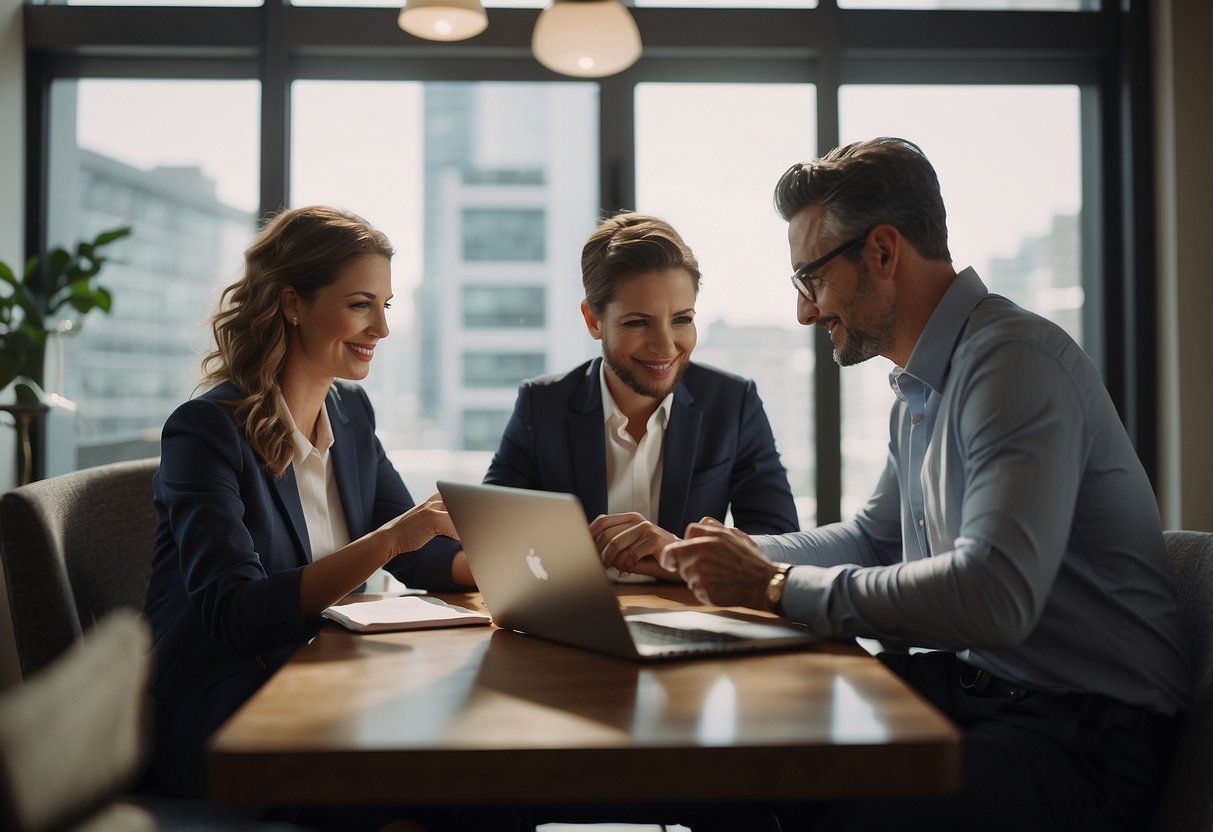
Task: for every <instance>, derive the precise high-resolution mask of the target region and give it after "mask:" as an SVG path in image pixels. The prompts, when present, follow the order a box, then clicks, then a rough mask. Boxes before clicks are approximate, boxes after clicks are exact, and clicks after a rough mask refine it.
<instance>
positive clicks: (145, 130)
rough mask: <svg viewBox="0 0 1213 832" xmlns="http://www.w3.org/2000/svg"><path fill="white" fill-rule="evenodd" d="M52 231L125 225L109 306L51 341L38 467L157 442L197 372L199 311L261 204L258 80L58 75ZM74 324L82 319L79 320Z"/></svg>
mask: <svg viewBox="0 0 1213 832" xmlns="http://www.w3.org/2000/svg"><path fill="white" fill-rule="evenodd" d="M50 101H51V110H50V111H51V114H52V118H51V121H50V130H51V133H50V137H49V138H50V142H51V145H50V146H51V147H52V149H53V152H52V154H51V156H50V188H49V193H48V203H47V204H48V218H49V219H48V224H47V238H48V239H49V240H51V241H52V243H53V244H55V245H64V246H66V245H73V244H74V243H75V241H76V240H78V239H92V238H93V237H94V236H96V234H98V233H99V232H101V231H104V230H109V229H112V228H116V227H119V226H130V227H132V228H133V233H132V235H131V236H130V237H129V238H127V239H125V240H122V241H120V242H119V243H118V244H116V245H115V246H114V248H113V250H112V252H111V253H112V255H113V258H114V259H113V261H112V262H110V263H108V264H107V265H106V266H105V269H104V271H103V272H102V273H101V277H100V283H101V285H103V286H105V287H106V288H108V289H110V290H111V292H112V293H113V297H114V302H113V310H112V313H111V314H109V315H105V314H102V313H100V312H93V313H91V314H90V315H88V317H87V318H85V319H84V320H83V321H82V322H81V321H80V320H79V319H78V318H76V319H75V320H72V319H70V318H69V319H65V320H64V321H62V322H61V323H62V327H61V329H62V332H63V334H62V335H60V336H57V337H54V338H52V339H51V344H50V345H49V347H48V356H47V358H48V371H47V375H46V385H47V387H48V388H49V389H48V391H47V392H51V393H58V394H60V395H62V396H64V397H65V398H66V399H67V403H64V404H63V406H61V407H56V408H54V409H53V410H52V412H51V416H50V422H49V429H50V436H49V440H50V441H49V442H48V448H47V451H48V456H47V460H46V465H47V467H46V471H47V473H48V474H54V473H63V472H65V471H71V470H75V469H76V468H78V467H86V466H89V465H96V464H99V463H103V462H110V461H114V460H117V459H127V458H131V457H137V456H148V455H154V454H156V453H159V438H160V427H161V425H162V424H163V423H164V419H165V418H166V417H167V416H168V414H169V413H170V412H172V410H173V408H174V407H176V406H177V404H179V403H180V402H181V401H182V400H183V399H185V398H187V397H189V395H190V394H191V393H192V392H193V389H194V387H195V385H196V384H197V383H198V380H199V378H200V375H201V371H200V360H201V357H202V355H203V353H204V352H205V350H206V349H207V348H208V345H209V330H208V328H207V326H206V323H207V315H208V313H209V312H210V310H211V309H212V308H214V305H215V303H216V301H217V299H218V296H219V290H220V288H222V286H223V285H225V284H226V283H227V282H230V280H231V279H232V278H233V277H234V275H235V274H236V273H237V272H238V270H239V267H240V252H241V250H242V248H243V246H244V245H245V243H246V242H247V238H248V236H249V234H250V233H251V231H252V228H253V219H254V216H255V212H256V207H257V160H258V130H257V126H258V122H257V118H258V115H257V113H258V103H259V90H258V84H257V83H256V82H254V81H206V82H200V81H159V80H100V79H96V80H94V79H85V80H81V81H74V80H61V81H58V82H56V83H55V84H54V86H53V87H52V89H51V98H50ZM80 323H82V326H77V325H75V324H80Z"/></svg>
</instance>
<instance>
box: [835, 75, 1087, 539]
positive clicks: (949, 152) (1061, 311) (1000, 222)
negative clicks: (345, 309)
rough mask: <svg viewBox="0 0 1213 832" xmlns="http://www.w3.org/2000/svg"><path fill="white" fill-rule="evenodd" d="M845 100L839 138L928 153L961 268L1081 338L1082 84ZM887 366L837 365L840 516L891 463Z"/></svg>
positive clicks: (869, 92) (894, 89) (847, 90)
mask: <svg viewBox="0 0 1213 832" xmlns="http://www.w3.org/2000/svg"><path fill="white" fill-rule="evenodd" d="M839 100H840V109H841V122H842V141H844V142H847V141H854V140H857V139H862V138H867V137H870V136H873V135H879V134H882V133H887V134H893V135H899V136H905V137H907V138H910V139H912V140H913V141H915V142H916V143H917V144H918V145H919V146H920V147H922V149H923V151H924V152H925V153H926V154H927V156H928V157H929V158H930V159H931V160H932V163H933V165H934V166H935V170H936V172H937V173H938V174H939V186H940V190H941V191H942V192H943V199H944V205H945V206H946V207H947V211H948V246H949V249H950V251H951V254H952V262H953V265H954V266H955V267H956V269H957V270H958V271H959V270H960V269H963V268H965V267H967V266H972V267H973V268H974V269H976V270H977V273H978V274H979V275H980V276H981V278H982V280H983V282H984V283H985V284H986V286H987V287H989V289H990V291H992V292H997V293H999V294H1002V295H1005V296H1006V297H1009V298H1010V299H1011V300H1013V301H1015V302H1016V303H1018V304H1020V305H1021V306H1023V307H1025V308H1027V309H1030V310H1032V311H1033V312H1036V313H1038V314H1041V315H1044V316H1045V317H1048V318H1050V319H1052V320H1053V321H1054V322H1056V323H1058V324H1060V325H1061V326H1062V327H1064V328H1065V329H1066V330H1068V331H1069V333H1070V334H1071V335H1072V336H1074V338H1076V339H1077V340H1078V341H1079V343H1081V342H1082V305H1083V298H1084V294H1083V288H1082V268H1081V266H1082V264H1081V262H1080V251H1081V241H1080V231H1079V229H1080V223H1079V218H1080V217H1079V214H1080V209H1081V203H1082V196H1081V194H1082V182H1081V170H1082V158H1081V146H1080V140H1079V139H1080V136H1079V134H1080V130H1079V124H1080V107H1079V91H1078V89H1077V87H1074V86H1061V87H1059V86H1033V87H1007V86H980V87H979V86H964V87H957V86H904V85H898V86H885V85H864V86H844V87H843V88H842V90H841V94H840V97H839ZM974 124H980V125H981V131H980V138H978V137H977V136H975V135H974V133H973V131H972V126H973V125H974ZM891 369H892V364H891V363H890V362H889V361H888V360H886V359H884V358H880V357H879V356H877V357H876V358H873V359H871V360H870V361H866V362H864V363H863V364H860V365H858V366H856V367H847V368H845V369H843V370H842V372H841V374H840V375H841V385H842V475H843V477H842V482H843V505H842V513H843V516H847V515H849V514H852V513H854V511H855V510H856V509H858V508H859V507H860V506H861V505H863V503H864V502H865V501H866V500H867V498H868V497H869V496H870V495H871V493H872V490H873V489H874V487H875V485H876V480H877V477H878V476H879V474H880V471H881V469H882V468H883V467H884V463H885V458H886V456H887V453H886V451H887V445H888V436H889V418H888V417H889V408H890V406H891V405H892V403H893V392H892V390H891V389H890V388H889V385H888V383H887V381H886V379H887V377H888V373H889V371H890V370H891Z"/></svg>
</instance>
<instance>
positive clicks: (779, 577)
mask: <svg viewBox="0 0 1213 832" xmlns="http://www.w3.org/2000/svg"><path fill="white" fill-rule="evenodd" d="M787 577H788V576H787V573H785V572H783V571H782V570H780V571H779V572H776V573H775V574H774V575H772V576H771V581H770V583H768V584H767V603H768V604H770V605H771V606H772V607H774V606H776V605H777V604H778V603H779V602H780V600H781V599H782V598H783V585H784V583H785V582H786V581H787Z"/></svg>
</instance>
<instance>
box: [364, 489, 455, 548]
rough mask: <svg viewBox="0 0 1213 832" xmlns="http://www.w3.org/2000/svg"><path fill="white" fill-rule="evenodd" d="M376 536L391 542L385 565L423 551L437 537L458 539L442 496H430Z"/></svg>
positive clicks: (385, 524)
mask: <svg viewBox="0 0 1213 832" xmlns="http://www.w3.org/2000/svg"><path fill="white" fill-rule="evenodd" d="M376 534H379V535H383V536H384V537H385V538H386V540H387V541H388V545H387V558H386V559H385V560H384V561H383V563H387V562H388V561H389V560H391V559H392V558H394V557H396V555H399V554H400V553H402V552H411V551H413V550H415V549H420V548H421V547H422V546H424V545H425V544H427V543H429V542H430V540H431V539H432V538H434V537H435V536H437V535H445V536H446V537H453V538H455V539H458V538H459V533H458V532H457V531H455V526H454V525H453V524H452V523H451V515H449V514H448V513H447V510H446V504H445V503H443V502H442V496H441V495H439V494H432V495H430V496H429V497H428V498H427V499H425V500H424V501H422V502H420V503H418V504H417V505H415V506H413V507H412V508H411V509H409V510H408V511H406V512H405V513H404V514H401V515H399V516H398V517H394V518H392V519H391V520H389V521H387V522H386V523H384V524H383V525H382V526H380V527H379V529H378V530H377V531H376ZM380 565H382V564H380Z"/></svg>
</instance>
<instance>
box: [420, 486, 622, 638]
mask: <svg viewBox="0 0 1213 832" xmlns="http://www.w3.org/2000/svg"><path fill="white" fill-rule="evenodd" d="M438 491H439V492H440V493H441V494H442V499H443V502H445V503H446V507H447V510H448V511H449V512H450V514H451V520H452V522H454V524H455V528H456V529H458V530H459V536H460V538H461V539H462V541H463V549H464V551H465V552H466V553H467V558H468V564H469V565H470V566H471V568H472V573H473V574H474V575H475V576H476V583H477V585H478V586H479V588H480V594H481V595H482V596H483V598H484V603H485V606H487V607H488V608H489V611H490V612H491V613H492V615H493V620H494V622H495V623H496V624H497V625H498V626H501V627H508V628H510V629H512V630H520V631H522V632H525V633H531V634H532V635H536V636H541V637H543V638H548V639H552V640H554V641H561V642H565V643H568V644H573V645H576V646H578V647H588V648H590V649H593V650H600V651H602V652H605V653H610V654H612V655H616V656H622V657H626V658H634V657H636V655H637V654H636V648H635V646H634V645H633V643H632V639H631V636H630V635H629V634H628V629H627V624H626V623H625V622H624V620H623V616H622V614H621V613H620V610H619V601H618V599H617V598H616V597H615V591H614V589H613V587H612V586H611V582H610V579H609V578H607V576H606V573H605V571H604V570H603V568H602V562H601V560H599V558H598V551H597V550H596V549H595V548H594V541H593V539H592V538H591V537H590V533H589V528H588V527H587V524H586V521H585V512H584V510H583V509H582V507H581V503H580V501H579V500H578V499H577V498H576V497H575V496H573V495H572V494H555V493H552V492H548V491H528V490H524V489H518V488H506V487H504V486H495V485H472V484H466V483H455V482H439V483H438Z"/></svg>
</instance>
